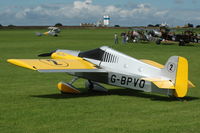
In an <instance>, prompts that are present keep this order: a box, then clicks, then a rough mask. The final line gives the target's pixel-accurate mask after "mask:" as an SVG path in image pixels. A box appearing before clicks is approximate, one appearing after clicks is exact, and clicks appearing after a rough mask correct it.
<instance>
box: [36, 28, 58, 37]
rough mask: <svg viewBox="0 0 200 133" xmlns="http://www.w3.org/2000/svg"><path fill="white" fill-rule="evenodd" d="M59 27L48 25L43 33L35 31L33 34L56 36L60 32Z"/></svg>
mask: <svg viewBox="0 0 200 133" xmlns="http://www.w3.org/2000/svg"><path fill="white" fill-rule="evenodd" d="M60 31H61V30H60V28H58V27H48V31H47V32H44V33H40V32H36V33H35V34H36V35H37V36H42V35H51V36H58V35H59V33H60Z"/></svg>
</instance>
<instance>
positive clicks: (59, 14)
mask: <svg viewBox="0 0 200 133" xmlns="http://www.w3.org/2000/svg"><path fill="white" fill-rule="evenodd" d="M178 1H183V0H178ZM132 5H133V4H132ZM191 14H192V15H191ZM103 15H110V16H111V22H112V25H115V24H119V25H123V26H133V25H148V24H150V23H152V24H157V23H162V22H168V23H170V24H171V23H174V24H178V23H181V24H182V23H183V22H185V19H186V18H190V20H195V22H196V20H197V19H194V18H198V17H200V16H199V14H198V13H197V12H196V11H178V10H173V11H171V10H166V9H158V8H155V7H153V6H152V5H151V4H147V3H141V4H134V5H133V6H130V5H129V6H128V7H127V8H125V7H122V6H115V5H107V6H102V5H95V4H93V1H92V0H85V1H80V0H77V1H74V2H73V3H71V4H54V5H53V4H44V5H38V6H33V7H26V8H21V7H15V8H7V9H6V10H4V11H0V17H1V20H0V24H4V25H6V24H15V25H54V24H55V23H57V22H60V23H62V24H64V25H79V24H80V23H81V22H88V23H94V22H97V21H98V20H99V19H101V18H102V16H103ZM11 18H12V19H11ZM183 20H184V21H183Z"/></svg>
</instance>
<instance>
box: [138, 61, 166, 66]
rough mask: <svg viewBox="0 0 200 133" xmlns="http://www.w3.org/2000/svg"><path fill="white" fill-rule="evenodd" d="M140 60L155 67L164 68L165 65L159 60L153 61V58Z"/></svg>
mask: <svg viewBox="0 0 200 133" xmlns="http://www.w3.org/2000/svg"><path fill="white" fill-rule="evenodd" d="M140 61H142V62H144V63H146V64H149V65H152V66H154V67H157V68H164V65H162V64H160V63H158V62H155V61H152V60H146V59H141V60H140Z"/></svg>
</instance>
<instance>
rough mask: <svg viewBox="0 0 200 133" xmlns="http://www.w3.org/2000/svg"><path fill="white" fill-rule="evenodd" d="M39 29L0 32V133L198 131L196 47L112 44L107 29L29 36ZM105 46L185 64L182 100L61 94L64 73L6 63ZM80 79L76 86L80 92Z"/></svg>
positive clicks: (116, 93) (115, 92) (118, 93)
mask: <svg viewBox="0 0 200 133" xmlns="http://www.w3.org/2000/svg"><path fill="white" fill-rule="evenodd" d="M37 31H40V32H42V31H44V30H0V68H1V69H0V76H1V78H0V132H1V133H25V132H27V133H32V132H37V133H48V132H51V133H52V132H56V133H84V132H85V133H129V132H130V133H133V132H137V133H172V132H173V133H180V132H181V133H188V132H193V133H195V132H196V133H198V132H200V129H199V125H200V99H199V97H200V90H199V89H200V88H199V86H200V82H199V81H200V80H199V76H200V71H199V68H200V67H199V65H200V60H199V59H198V58H199V53H200V52H199V49H200V45H198V44H195V45H194V46H186V47H179V46H178V45H155V44H154V43H150V44H147V43H139V44H128V45H122V44H119V45H114V44H113V43H114V41H113V37H114V33H116V32H117V33H119V34H120V32H122V31H123V30H119V29H118V30H112V29H85V30H81V29H76V30H75V29H74V30H73V29H66V30H63V31H62V33H61V35H60V36H59V37H51V36H42V37H37V36H35V33H34V32H37ZM102 45H107V46H110V47H112V48H114V49H116V50H119V51H121V52H124V53H126V54H128V55H130V56H133V57H135V58H138V59H141V58H143V59H144V58H145V59H151V60H155V61H157V62H160V63H162V64H164V63H165V62H166V61H167V59H168V58H169V57H170V56H172V55H180V56H184V57H186V58H187V59H188V61H189V79H190V80H191V81H192V82H193V83H194V84H195V85H196V88H192V89H190V91H189V93H188V97H187V98H185V100H184V101H183V102H181V101H178V100H174V99H170V98H169V97H167V96H162V95H157V94H150V93H141V92H136V91H131V90H127V89H124V88H120V87H113V86H109V85H106V87H107V88H109V89H110V91H109V93H108V94H102V93H91V92H88V93H84V94H80V95H61V94H60V93H59V91H58V90H57V87H56V85H57V83H58V82H59V81H69V80H70V79H71V78H72V77H71V76H68V75H66V74H65V73H39V72H36V71H32V70H28V69H23V68H20V67H16V66H14V65H11V64H9V63H6V59H8V58H38V57H37V55H38V54H40V53H45V52H49V51H52V50H55V49H58V48H59V49H72V50H89V49H92V48H97V47H99V46H102ZM83 82H84V80H78V81H77V83H76V86H77V87H80V88H83V86H84V83H83Z"/></svg>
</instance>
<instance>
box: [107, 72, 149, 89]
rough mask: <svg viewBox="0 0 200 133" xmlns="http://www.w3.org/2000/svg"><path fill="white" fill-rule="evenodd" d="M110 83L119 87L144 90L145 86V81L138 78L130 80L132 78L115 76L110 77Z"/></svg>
mask: <svg viewBox="0 0 200 133" xmlns="http://www.w3.org/2000/svg"><path fill="white" fill-rule="evenodd" d="M110 82H111V83H116V82H117V83H118V84H121V85H123V86H124V85H125V86H128V85H129V86H134V87H140V88H144V86H145V80H143V79H142V80H140V79H138V78H132V77H126V76H121V78H119V77H117V75H115V74H113V75H111V78H110Z"/></svg>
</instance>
